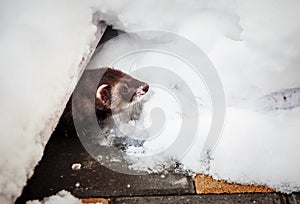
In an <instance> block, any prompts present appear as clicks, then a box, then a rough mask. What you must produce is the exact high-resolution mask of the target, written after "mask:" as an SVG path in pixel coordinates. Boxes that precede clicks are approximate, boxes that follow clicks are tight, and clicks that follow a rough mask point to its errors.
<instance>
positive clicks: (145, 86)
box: [142, 84, 149, 93]
mask: <svg viewBox="0 0 300 204" xmlns="http://www.w3.org/2000/svg"><path fill="white" fill-rule="evenodd" d="M142 90H143V91H144V92H145V93H147V92H148V90H149V85H148V84H144V85H143V88H142Z"/></svg>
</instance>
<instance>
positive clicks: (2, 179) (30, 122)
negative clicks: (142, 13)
mask: <svg viewBox="0 0 300 204" xmlns="http://www.w3.org/2000/svg"><path fill="white" fill-rule="evenodd" d="M0 5H1V6H0V25H1V32H0V47H1V49H0V56H1V60H0V66H1V80H0V86H1V88H0V92H1V96H2V97H1V102H0V112H1V118H0V126H1V127H0V135H1V137H0V155H1V160H0V166H1V168H0V203H12V202H14V200H15V199H16V198H17V196H19V195H20V193H21V191H22V188H23V186H24V185H25V184H26V180H27V179H28V178H29V177H30V176H31V175H32V173H33V169H34V167H35V165H36V164H37V162H38V161H39V160H40V158H41V156H42V153H43V148H44V146H45V144H46V142H47V141H48V139H49V136H50V134H51V132H52V131H53V129H54V128H55V126H56V123H57V121H58V119H59V117H60V115H61V113H62V111H63V109H64V107H65V104H66V101H67V100H68V97H69V96H70V94H71V92H72V90H73V88H74V87H75V84H76V82H77V80H78V78H79V76H80V73H81V71H82V68H83V66H84V65H85V62H84V61H81V60H82V57H83V56H85V57H87V58H88V57H89V55H90V52H91V50H90V49H92V47H91V46H93V45H92V43H95V42H96V36H95V33H96V30H97V27H96V26H94V25H93V24H92V22H91V21H92V18H93V16H92V14H93V10H92V9H91V8H90V7H89V6H87V5H84V4H83V2H80V1H60V0H58V1H37V0H30V1H26V2H25V1H10V0H8V1H1V3H0Z"/></svg>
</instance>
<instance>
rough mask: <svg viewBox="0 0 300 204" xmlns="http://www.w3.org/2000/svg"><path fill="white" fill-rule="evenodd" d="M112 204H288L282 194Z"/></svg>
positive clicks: (118, 200)
mask: <svg viewBox="0 0 300 204" xmlns="http://www.w3.org/2000/svg"><path fill="white" fill-rule="evenodd" d="M111 203H112V204H139V203H140V204H143V203H147V204H157V203H165V204H168V203H181V204H185V203H186V204H193V203H195V204H201V203H205V204H210V203H214V204H215V203H218V204H229V203H235V204H236V203H243V204H253V203H255V204H260V203H262V204H265V203H268V204H272V203H273V204H286V202H285V199H284V197H283V196H282V195H280V194H274V193H269V194H226V195H185V196H153V197H126V198H125V197H123V198H113V199H112V200H111Z"/></svg>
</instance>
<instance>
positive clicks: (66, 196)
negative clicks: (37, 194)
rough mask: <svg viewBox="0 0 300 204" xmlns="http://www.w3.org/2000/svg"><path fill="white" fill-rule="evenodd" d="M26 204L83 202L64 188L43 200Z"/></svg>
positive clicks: (74, 203) (71, 203) (75, 203)
mask: <svg viewBox="0 0 300 204" xmlns="http://www.w3.org/2000/svg"><path fill="white" fill-rule="evenodd" d="M26 204H82V202H81V200H79V199H78V198H76V197H74V196H73V195H72V194H71V193H70V192H68V191H65V190H62V191H60V192H58V193H57V194H56V195H53V196H50V197H47V198H44V199H43V200H42V201H38V200H31V201H27V202H26Z"/></svg>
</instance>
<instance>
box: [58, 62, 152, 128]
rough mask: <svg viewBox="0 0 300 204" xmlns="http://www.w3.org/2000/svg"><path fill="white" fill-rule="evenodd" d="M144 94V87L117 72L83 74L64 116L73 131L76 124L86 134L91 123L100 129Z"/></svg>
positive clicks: (144, 85)
mask: <svg viewBox="0 0 300 204" xmlns="http://www.w3.org/2000/svg"><path fill="white" fill-rule="evenodd" d="M148 90H149V85H148V84H147V83H145V82H142V81H139V80H137V79H135V78H133V77H131V76H129V75H128V74H126V73H124V72H122V71H120V70H117V69H112V68H100V69H93V70H85V71H84V73H83V74H82V77H81V79H80V81H79V82H78V84H77V86H76V88H75V91H74V92H73V94H72V97H71V98H70V100H69V102H68V104H67V107H66V110H65V113H64V115H65V116H66V117H67V121H68V123H70V122H71V121H72V119H73V121H74V124H75V127H76V130H77V131H78V129H77V126H78V125H76V124H79V126H81V127H83V128H82V129H84V131H86V132H89V127H91V128H94V127H93V125H95V120H96V121H97V122H98V125H99V126H100V129H102V128H104V126H105V125H106V122H107V121H108V119H110V118H111V116H112V115H113V114H118V113H120V112H122V111H123V110H124V109H126V108H128V107H130V106H131V105H133V104H135V103H136V102H137V101H138V99H140V98H141V97H142V96H144V95H145V94H146V93H147V92H148ZM79 129H80V128H79ZM91 132H93V131H91ZM94 133H95V132H93V133H92V134H94ZM79 134H80V133H79Z"/></svg>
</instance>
